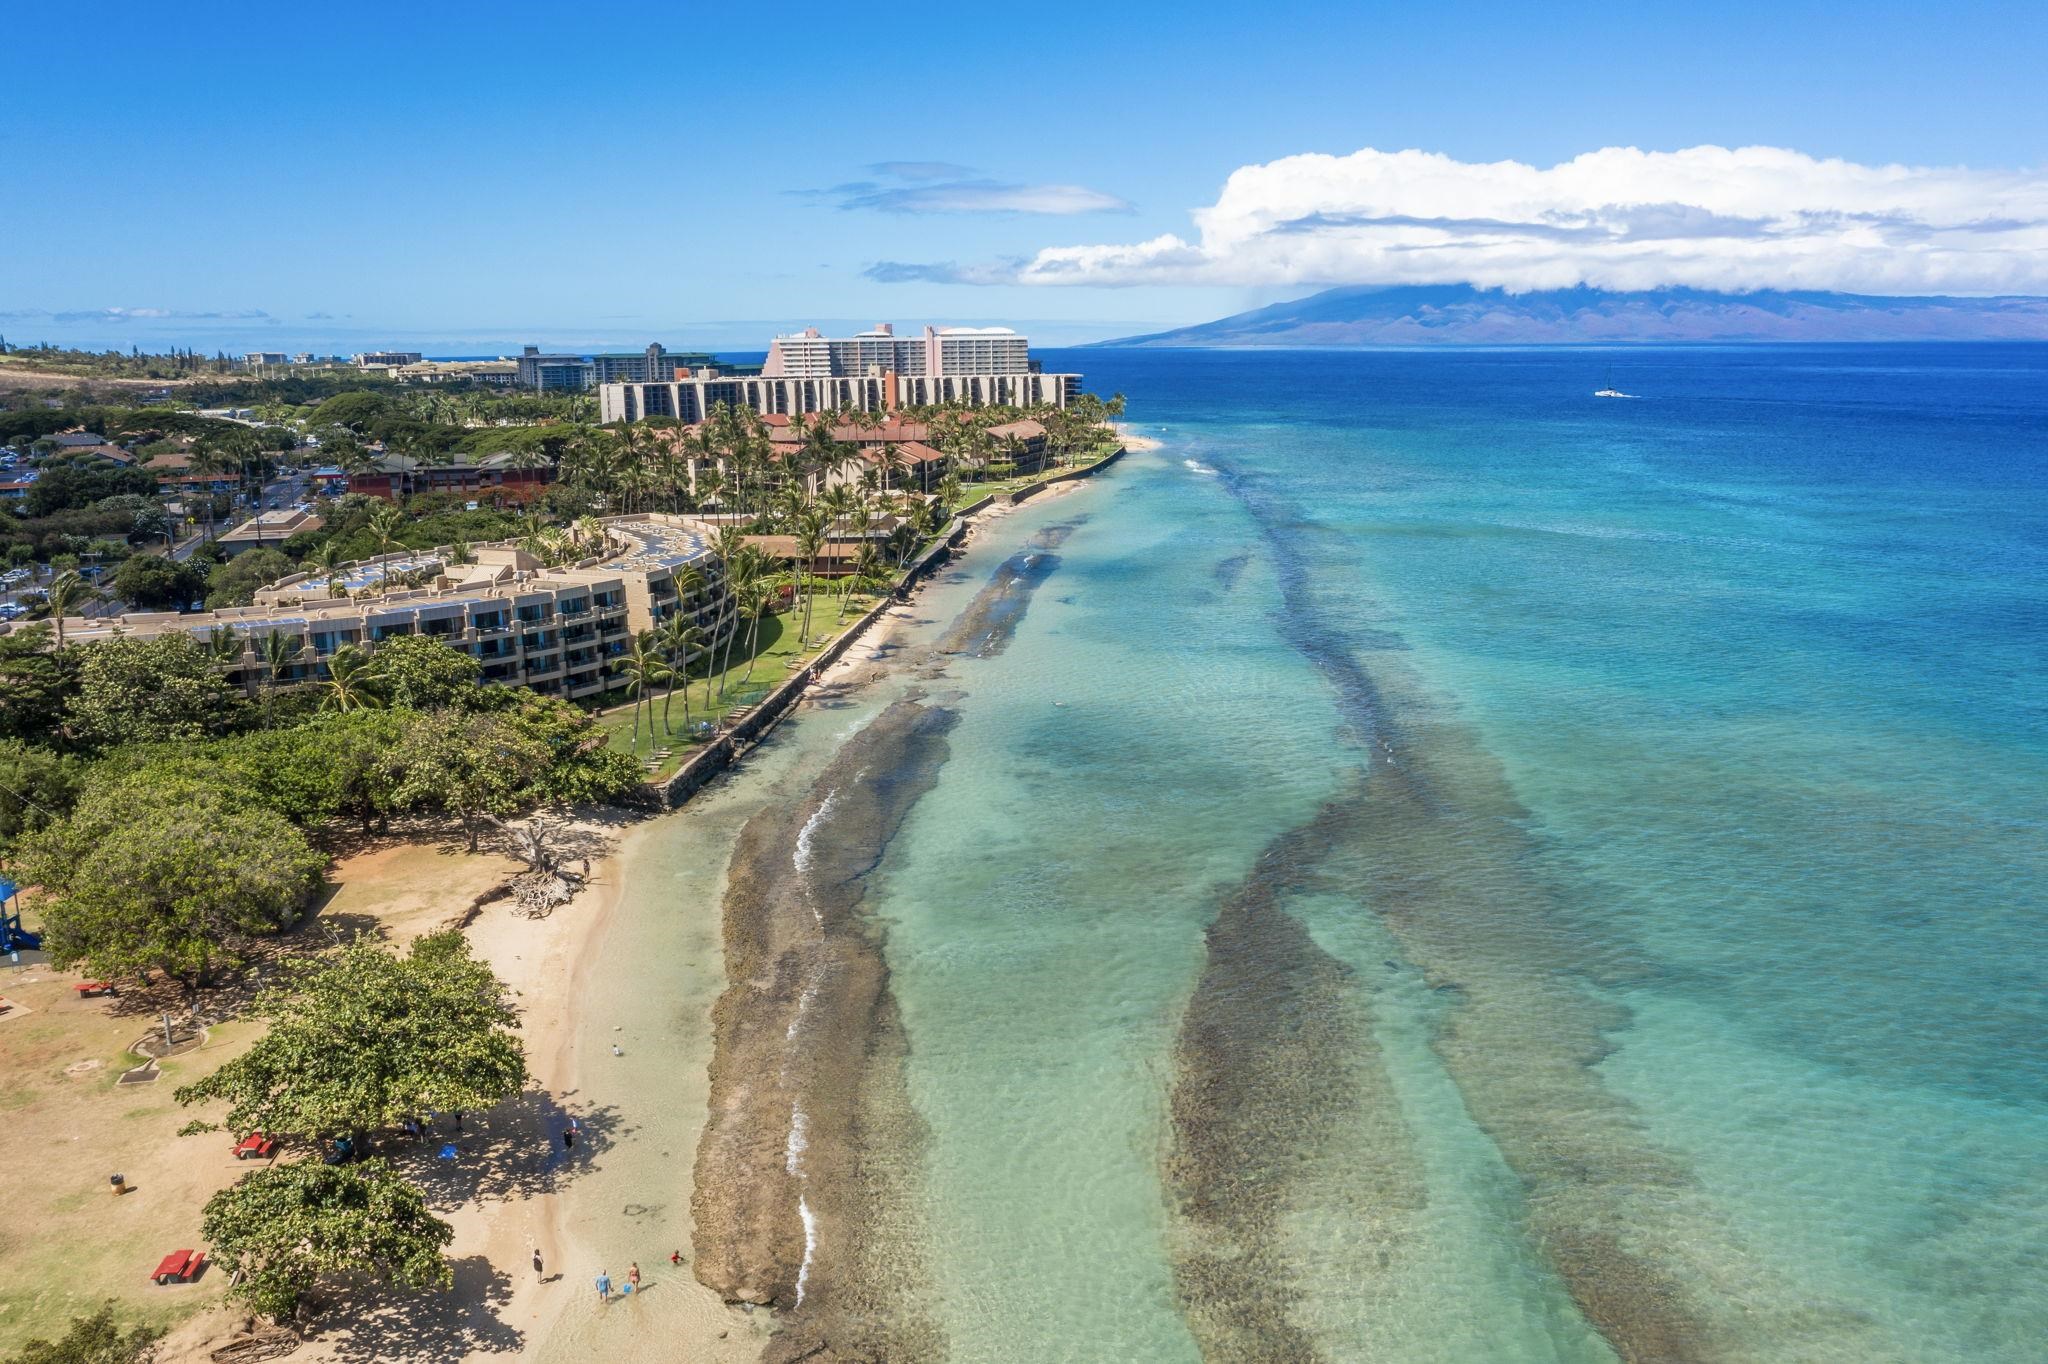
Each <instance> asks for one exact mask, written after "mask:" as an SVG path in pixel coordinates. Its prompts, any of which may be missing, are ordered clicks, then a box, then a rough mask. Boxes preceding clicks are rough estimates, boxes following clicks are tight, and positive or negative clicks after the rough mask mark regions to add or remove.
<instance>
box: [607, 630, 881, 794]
mask: <svg viewBox="0 0 2048 1364" xmlns="http://www.w3.org/2000/svg"><path fill="white" fill-rule="evenodd" d="M878 600H880V599H879V598H878V597H875V596H874V595H872V594H863V593H855V594H854V597H853V599H852V600H851V601H850V602H848V603H847V606H846V624H848V625H851V624H852V623H853V622H854V621H855V620H856V619H858V618H859V617H860V616H861V615H862V613H864V612H866V611H867V609H868V608H869V607H871V606H873V605H874V604H875V603H876V601H878ZM802 619H803V597H802V596H801V594H799V595H798V597H797V600H796V609H795V610H793V611H790V612H788V613H785V614H783V615H779V616H768V617H766V618H764V619H763V620H762V622H761V633H760V640H759V644H758V652H757V654H756V655H755V658H754V666H753V677H752V679H751V680H748V678H747V671H748V669H747V660H746V659H745V658H742V657H741V656H740V650H741V649H743V648H744V647H745V646H746V635H745V627H744V625H742V627H741V636H740V641H739V643H738V644H737V645H735V646H734V650H733V662H732V666H731V667H729V668H727V669H726V671H725V695H724V696H723V697H722V698H721V697H719V695H718V691H719V685H718V680H717V678H716V677H713V678H712V679H711V686H710V692H711V698H712V700H711V705H710V707H709V708H708V709H707V708H706V705H705V678H704V677H703V675H702V674H701V673H699V672H696V671H694V670H693V671H692V674H691V677H690V722H691V723H692V724H693V725H694V724H697V723H700V722H702V721H705V720H711V721H713V722H717V721H720V720H722V719H724V718H725V717H726V716H727V715H729V714H731V713H732V712H733V711H735V710H740V709H743V708H745V707H748V706H752V705H754V704H756V703H758V702H759V701H760V700H761V698H763V697H765V696H766V695H767V694H768V693H769V692H771V691H773V690H774V689H775V688H776V687H778V686H780V685H781V684H782V681H783V679H784V678H786V677H788V676H789V675H790V674H791V673H792V672H794V671H796V665H797V664H799V663H800V662H802V661H803V660H806V659H811V658H816V657H817V655H818V652H819V650H820V649H822V648H823V647H824V646H825V645H826V644H829V643H830V642H831V641H832V639H833V638H834V637H835V636H837V635H838V634H839V631H840V629H841V627H840V625H839V619H840V616H839V597H838V596H837V594H835V593H832V592H830V591H829V590H824V591H820V592H819V593H818V603H817V605H816V606H814V607H812V608H811V633H812V635H813V636H814V638H813V639H812V641H811V647H810V648H808V649H799V648H798V647H797V626H798V625H799V624H801V623H802ZM666 693H667V688H665V687H660V688H656V689H655V692H654V696H653V702H654V706H653V714H652V716H651V717H650V715H649V713H648V707H647V706H646V704H644V703H643V704H641V705H640V706H639V707H638V709H639V713H640V720H639V726H638V728H639V738H638V740H637V741H636V740H635V739H634V728H635V727H634V722H633V713H634V709H635V707H634V705H633V703H632V702H630V701H628V702H624V703H621V704H619V705H616V706H613V707H612V708H611V709H609V710H605V711H602V712H600V713H599V714H598V717H597V721H598V723H599V724H600V725H601V726H603V727H604V731H605V734H606V735H607V737H608V738H609V739H610V740H611V745H612V747H613V748H616V749H618V750H619V751H620V752H621V753H630V754H631V755H633V756H634V757H636V758H639V759H642V760H643V761H645V760H648V759H654V760H655V762H656V765H655V766H654V767H653V768H650V769H649V770H648V774H647V775H648V777H649V779H650V780H658V779H660V778H663V777H666V776H668V775H669V774H670V773H672V772H674V771H675V770H676V768H678V767H680V766H682V763H683V760H684V759H685V758H687V757H689V756H690V754H691V752H692V751H694V750H695V748H696V747H697V745H698V744H699V743H701V742H703V738H702V737H693V736H692V734H691V732H690V731H688V730H686V729H685V728H684V727H683V689H682V687H681V686H678V687H677V688H676V694H675V699H674V700H673V701H669V700H668V699H667V695H666ZM664 707H666V710H667V719H668V723H669V725H670V726H672V727H673V731H674V732H673V733H671V732H669V730H668V729H664V728H663V725H662V719H663V710H664ZM704 737H708V736H704ZM662 749H667V750H668V753H667V756H665V757H664V756H661V750H662Z"/></svg>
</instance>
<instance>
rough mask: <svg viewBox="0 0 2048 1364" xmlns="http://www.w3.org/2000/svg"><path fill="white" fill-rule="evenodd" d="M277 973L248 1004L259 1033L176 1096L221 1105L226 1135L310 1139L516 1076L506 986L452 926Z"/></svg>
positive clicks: (361, 944)
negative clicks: (278, 980)
mask: <svg viewBox="0 0 2048 1364" xmlns="http://www.w3.org/2000/svg"><path fill="white" fill-rule="evenodd" d="M285 969H286V972H287V976H286V979H285V981H284V983H282V984H280V985H277V986H274V987H272V988H270V989H267V990H265V991H263V992H262V993H261V994H260V995H258V996H257V998H256V1002H255V1004H254V1006H253V1009H252V1012H253V1013H254V1014H255V1015H256V1016H257V1017H260V1018H263V1019H265V1020H267V1021H268V1023H269V1025H270V1026H269V1028H268V1029H267V1030H266V1032H265V1033H264V1035H263V1037H261V1038H260V1039H258V1041H257V1042H256V1044H255V1045H254V1046H252V1047H250V1048H249V1050H248V1051H246V1052H244V1053H243V1054H242V1055H240V1056H238V1057H236V1058H235V1059H234V1060H232V1061H229V1062H228V1063H227V1064H226V1065H224V1066H222V1067H221V1068H220V1069H219V1070H216V1071H215V1072H213V1074H211V1075H208V1076H206V1077H205V1078H204V1079H201V1080H199V1081H196V1082H195V1083H193V1084H190V1085H186V1086H185V1087H184V1088H182V1089H180V1090H179V1091H178V1092H177V1099H178V1102H179V1103H184V1104H192V1103H202V1102H210V1101H220V1100H225V1101H226V1102H227V1105H228V1110H227V1113H226V1117H225V1120H226V1124H227V1126H228V1127H229V1128H230V1129H232V1130H234V1131H237V1132H248V1131H256V1130H261V1131H264V1132H270V1133H280V1134H284V1135H289V1136H298V1137H307V1138H319V1137H324V1136H329V1135H335V1134H340V1133H352V1132H367V1131H374V1130H376V1129H378V1128H382V1127H388V1126H391V1125H394V1124H396V1123H397V1122H399V1121H400V1120H401V1119H403V1118H405V1117H408V1116H416V1115H419V1114H423V1113H427V1112H429V1111H441V1112H451V1111H457V1110H462V1109H484V1108H489V1107H491V1106H492V1105H494V1104H496V1103H498V1102H500V1101H502V1100H504V1099H508V1098H510V1097H512V1096H513V1095H514V1094H517V1093H518V1092H519V1090H520V1087H521V1086H523V1085H524V1084H525V1083H526V1057H525V1053H524V1052H523V1050H522V1049H521V1047H520V1045H519V1039H518V1037H517V1036H515V1035H514V1033H513V1031H512V1030H513V1029H515V1028H516V1027H518V1025H519V1021H518V1016H517V1015H516V1014H514V1013H513V1011H512V1008H511V1006H510V1005H509V1004H508V1003H507V1002H506V989H505V986H504V984H503V983H502V982H501V981H499V980H498V978H497V977H496V976H494V975H492V974H491V970H490V967H488V966H487V965H485V964H484V963H483V962H480V961H478V960H477V959H476V958H474V957H472V956H471V955H470V952H469V944H468V942H467V941H466V940H465V939H464V938H463V937H462V935H461V934H460V933H457V932H452V931H451V932H446V933H437V934H433V935H430V936H428V937H424V938H421V939H419V940H418V941H416V942H415V943H413V945H412V948H411V950H410V951H408V952H406V953H405V954H404V955H402V956H401V955H399V954H398V953H395V952H392V951H390V950H389V949H387V948H384V947H381V946H378V945H376V944H374V943H371V942H368V941H364V940H361V939H358V940H357V941H356V942H354V943H352V944H350V945H348V946H346V947H343V948H341V949H340V950H339V951H338V952H335V953H333V954H330V955H329V956H327V957H324V958H322V959H320V960H317V961H312V962H307V961H298V962H291V963H287V965H286V968H285ZM209 1126H210V1124H206V1123H195V1124H193V1125H192V1127H191V1128H189V1129H188V1130H193V1131H199V1130H206V1129H207V1128H208V1127H209Z"/></svg>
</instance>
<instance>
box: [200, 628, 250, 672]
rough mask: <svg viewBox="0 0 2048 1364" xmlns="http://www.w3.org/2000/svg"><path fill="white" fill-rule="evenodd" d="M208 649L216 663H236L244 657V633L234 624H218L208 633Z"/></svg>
mask: <svg viewBox="0 0 2048 1364" xmlns="http://www.w3.org/2000/svg"><path fill="white" fill-rule="evenodd" d="M206 651H207V652H208V653H210V654H212V655H213V661H214V662H216V663H234V662H236V661H238V660H239V659H240V658H241V657H242V634H241V632H240V631H239V630H237V629H235V627H234V626H232V625H216V626H214V627H213V629H211V630H209V631H207V633H206Z"/></svg>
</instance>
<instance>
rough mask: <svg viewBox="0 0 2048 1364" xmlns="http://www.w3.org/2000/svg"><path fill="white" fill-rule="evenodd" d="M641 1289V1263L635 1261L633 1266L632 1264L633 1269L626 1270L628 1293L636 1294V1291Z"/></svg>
mask: <svg viewBox="0 0 2048 1364" xmlns="http://www.w3.org/2000/svg"><path fill="white" fill-rule="evenodd" d="M639 1287H640V1262H639V1261H638V1260H635V1261H633V1264H632V1266H631V1267H630V1268H629V1269H627V1270H626V1291H627V1292H628V1293H631V1292H634V1291H635V1290H637V1289H638V1288H639Z"/></svg>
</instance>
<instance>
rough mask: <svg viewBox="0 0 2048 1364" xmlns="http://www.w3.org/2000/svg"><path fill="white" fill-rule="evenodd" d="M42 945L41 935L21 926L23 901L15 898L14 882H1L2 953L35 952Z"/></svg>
mask: <svg viewBox="0 0 2048 1364" xmlns="http://www.w3.org/2000/svg"><path fill="white" fill-rule="evenodd" d="M42 945H43V940H42V938H41V936H40V935H38V934H35V933H31V932H29V931H28V930H27V929H25V928H23V927H22V926H21V901H20V900H19V899H17V898H16V897H15V894H14V882H12V881H5V880H0V952H33V951H34V950H35V949H36V948H38V947H41V946H42Z"/></svg>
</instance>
